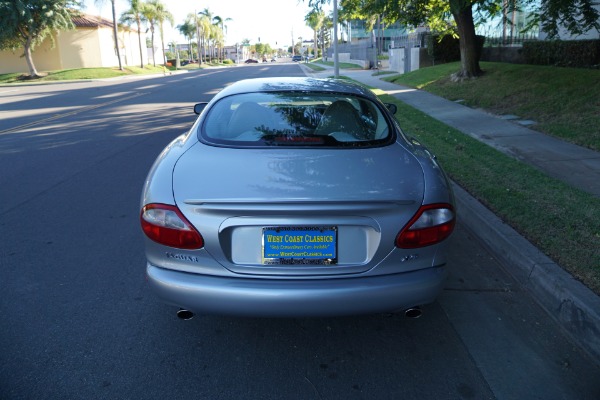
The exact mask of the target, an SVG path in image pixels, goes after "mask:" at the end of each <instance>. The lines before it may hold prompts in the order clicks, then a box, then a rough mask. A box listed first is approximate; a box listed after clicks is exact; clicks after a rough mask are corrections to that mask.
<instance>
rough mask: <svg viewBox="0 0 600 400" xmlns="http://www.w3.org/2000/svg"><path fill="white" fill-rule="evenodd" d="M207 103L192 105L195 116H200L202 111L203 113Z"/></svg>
mask: <svg viewBox="0 0 600 400" xmlns="http://www.w3.org/2000/svg"><path fill="white" fill-rule="evenodd" d="M207 104H208V103H198V104H194V112H195V113H196V114H197V115H200V114H201V113H202V111H204V108H205V107H206V105H207Z"/></svg>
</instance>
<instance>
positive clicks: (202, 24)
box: [196, 9, 211, 66]
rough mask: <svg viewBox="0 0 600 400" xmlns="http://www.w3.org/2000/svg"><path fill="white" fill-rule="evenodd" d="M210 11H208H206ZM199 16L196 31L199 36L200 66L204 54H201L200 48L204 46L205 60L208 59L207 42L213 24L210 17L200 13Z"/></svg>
mask: <svg viewBox="0 0 600 400" xmlns="http://www.w3.org/2000/svg"><path fill="white" fill-rule="evenodd" d="M205 11H208V9H205ZM198 15H199V16H197V17H196V31H197V36H198V42H199V43H198V63H199V64H198V66H200V64H202V53H201V52H200V46H202V49H203V52H204V59H206V42H207V41H208V38H209V37H210V28H211V23H210V19H209V17H207V16H206V15H204V14H202V12H200V13H198Z"/></svg>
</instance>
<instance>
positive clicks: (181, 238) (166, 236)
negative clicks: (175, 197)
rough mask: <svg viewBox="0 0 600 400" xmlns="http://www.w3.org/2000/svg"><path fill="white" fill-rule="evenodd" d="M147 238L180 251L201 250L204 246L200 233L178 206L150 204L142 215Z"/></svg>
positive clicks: (141, 218) (143, 210)
mask: <svg viewBox="0 0 600 400" xmlns="http://www.w3.org/2000/svg"><path fill="white" fill-rule="evenodd" d="M140 222H141V224H142V229H143V230H144V233H145V234H146V236H148V237H149V238H150V239H152V240H154V241H155V242H157V243H160V244H164V245H165V246H169V247H176V248H179V249H188V250H192V249H199V248H201V247H202V246H204V240H203V239H202V236H201V235H200V233H199V232H198V231H197V230H196V229H195V228H194V227H193V226H192V224H190V222H189V221H188V220H187V219H186V218H185V217H184V216H183V214H182V213H181V211H179V209H178V208H177V207H176V206H171V205H168V204H148V205H146V206H144V208H142V214H141V215H140Z"/></svg>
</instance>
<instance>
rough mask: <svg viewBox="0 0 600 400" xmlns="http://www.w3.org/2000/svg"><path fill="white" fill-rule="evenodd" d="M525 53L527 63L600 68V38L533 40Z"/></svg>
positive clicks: (526, 43)
mask: <svg viewBox="0 0 600 400" xmlns="http://www.w3.org/2000/svg"><path fill="white" fill-rule="evenodd" d="M523 55H524V57H525V62H526V63H527V64H535V65H553V66H556V67H573V68H600V40H598V39H595V40H549V41H545V40H544V41H542V40H531V41H526V42H524V43H523Z"/></svg>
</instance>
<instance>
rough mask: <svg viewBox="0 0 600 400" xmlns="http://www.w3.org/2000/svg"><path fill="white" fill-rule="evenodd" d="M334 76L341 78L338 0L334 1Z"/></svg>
mask: <svg viewBox="0 0 600 400" xmlns="http://www.w3.org/2000/svg"><path fill="white" fill-rule="evenodd" d="M333 76H334V78H339V77H340V58H339V54H338V9H337V0H333Z"/></svg>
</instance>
